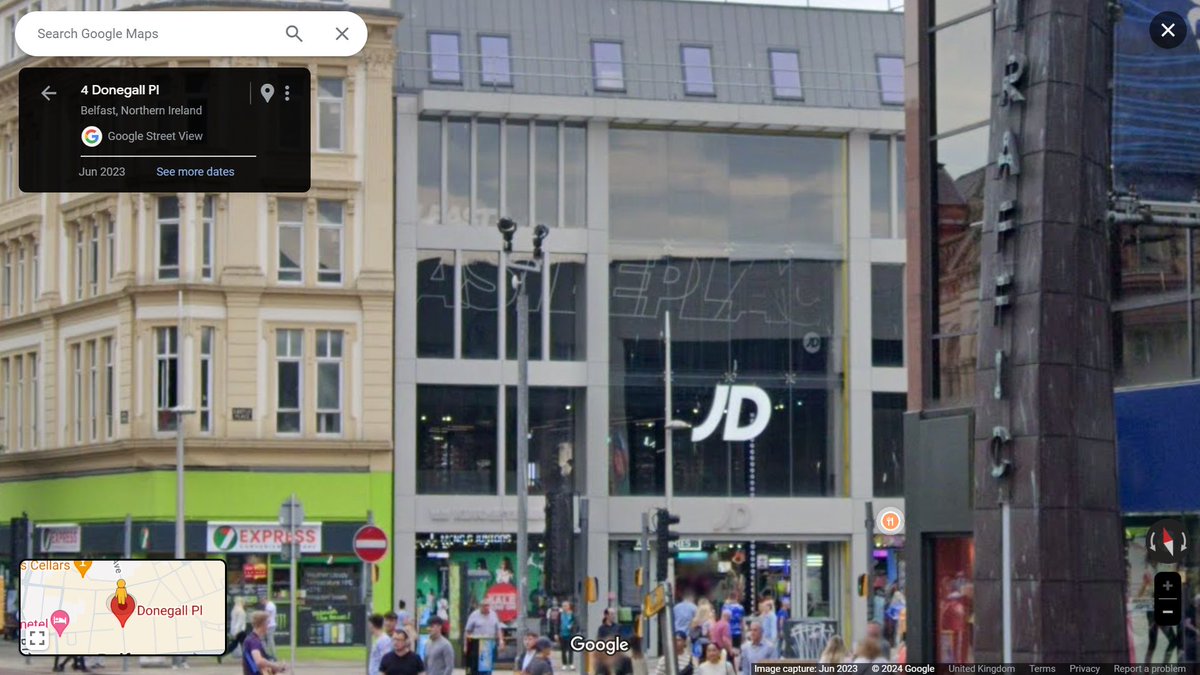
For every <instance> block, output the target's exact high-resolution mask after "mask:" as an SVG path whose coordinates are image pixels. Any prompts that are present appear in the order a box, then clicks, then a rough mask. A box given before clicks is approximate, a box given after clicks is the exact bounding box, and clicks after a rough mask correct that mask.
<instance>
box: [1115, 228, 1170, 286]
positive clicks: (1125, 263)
mask: <svg viewBox="0 0 1200 675" xmlns="http://www.w3.org/2000/svg"><path fill="white" fill-rule="evenodd" d="M1117 240H1118V246H1119V252H1118V255H1119V256H1120V267H1119V270H1120V273H1119V274H1118V277H1117V284H1116V288H1115V292H1114V295H1115V296H1116V297H1119V298H1132V297H1139V296H1146V295H1156V294H1160V293H1167V292H1170V291H1177V290H1180V289H1184V288H1186V287H1187V274H1188V262H1187V250H1188V249H1187V231H1186V230H1184V229H1183V228H1179V227H1154V226H1151V225H1139V226H1136V227H1135V226H1132V225H1122V226H1121V228H1120V230H1119V234H1118V238H1117Z"/></svg>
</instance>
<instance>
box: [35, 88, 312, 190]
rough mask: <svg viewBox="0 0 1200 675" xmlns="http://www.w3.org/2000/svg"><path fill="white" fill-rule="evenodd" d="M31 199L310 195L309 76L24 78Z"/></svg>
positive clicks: (310, 113) (310, 114)
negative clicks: (46, 195)
mask: <svg viewBox="0 0 1200 675" xmlns="http://www.w3.org/2000/svg"><path fill="white" fill-rule="evenodd" d="M20 89H21V91H20V113H19V117H20V143H21V146H20V162H19V166H20V186H21V190H22V191H24V192H306V191H308V187H309V179H310V171H311V161H310V156H309V152H310V150H311V138H312V135H311V129H310V127H311V118H312V111H311V105H310V76H309V71H308V69H307V68H24V69H22V70H21V76H20Z"/></svg>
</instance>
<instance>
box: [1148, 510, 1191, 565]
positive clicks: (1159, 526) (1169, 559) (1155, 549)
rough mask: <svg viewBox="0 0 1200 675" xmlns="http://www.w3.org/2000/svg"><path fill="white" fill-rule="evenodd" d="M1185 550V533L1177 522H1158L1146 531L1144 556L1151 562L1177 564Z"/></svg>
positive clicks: (1186, 546)
mask: <svg viewBox="0 0 1200 675" xmlns="http://www.w3.org/2000/svg"><path fill="white" fill-rule="evenodd" d="M1187 548H1188V541H1187V532H1185V531H1184V529H1183V524H1182V523H1180V522H1179V521H1178V520H1172V519H1166V520H1160V521H1158V522H1156V523H1154V524H1153V525H1151V526H1150V529H1149V530H1147V531H1146V554H1147V555H1148V556H1149V558H1150V560H1151V561H1152V562H1156V563H1162V564H1165V565H1175V564H1178V563H1180V562H1182V561H1183V552H1184V551H1186V550H1187Z"/></svg>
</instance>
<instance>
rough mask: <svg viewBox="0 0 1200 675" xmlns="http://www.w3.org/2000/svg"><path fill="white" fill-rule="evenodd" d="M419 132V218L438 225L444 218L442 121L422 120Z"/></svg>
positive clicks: (425, 222)
mask: <svg viewBox="0 0 1200 675" xmlns="http://www.w3.org/2000/svg"><path fill="white" fill-rule="evenodd" d="M418 126H419V131H418V134H417V203H418V204H419V205H420V214H419V215H418V217H417V218H418V221H419V222H420V223H422V224H425V225H429V224H436V223H440V222H441V221H442V122H441V120H429V119H425V120H421V121H420V123H419V125H418Z"/></svg>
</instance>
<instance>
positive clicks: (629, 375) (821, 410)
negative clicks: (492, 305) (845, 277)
mask: <svg viewBox="0 0 1200 675" xmlns="http://www.w3.org/2000/svg"><path fill="white" fill-rule="evenodd" d="M837 270H838V265H837V264H836V263H827V262H817V261H803V260H732V261H731V260H726V259H720V258H717V259H713V258H663V259H649V260H638V259H633V260H619V261H616V262H613V263H612V264H611V267H610V277H609V278H610V282H609V283H610V287H609V288H610V297H609V307H610V322H609V325H610V342H609V358H610V368H611V370H610V395H611V398H610V415H611V417H610V419H611V425H612V426H611V429H610V438H609V452H610V460H611V465H610V478H611V485H610V487H611V490H612V492H613V494H661V491H662V481H663V475H664V474H663V471H664V467H663V464H662V453H661V448H662V443H663V441H664V438H663V435H662V426H663V424H662V421H663V414H664V413H663V404H664V402H663V396H664V394H663V384H662V371H663V344H662V339H661V334H662V331H663V319H664V315H665V312H666V311H667V310H670V311H671V321H672V328H671V330H672V343H671V344H672V352H673V353H672V368H673V381H674V382H675V386H674V392H673V397H672V398H673V401H672V405H673V406H674V408H675V409H674V411H673V415H674V418H675V419H680V420H684V421H687V422H689V423H691V424H692V425H693V426H694V427H699V426H701V425H702V423H703V422H704V421H705V419H706V418H707V417H708V415H709V412H710V409H711V408H712V406H713V404H714V397H715V387H716V385H718V384H739V385H752V386H756V387H759V388H761V389H762V390H763V391H764V392H766V394H767V397H768V399H769V401H770V404H769V408H768V409H766V410H759V409H757V406H756V404H754V403H746V404H745V405H743V406H741V411H740V413H741V414H740V417H739V418H738V419H737V420H729V422H730V423H731V424H734V425H735V426H743V427H744V426H748V425H750V424H751V423H752V421H754V420H755V419H757V418H758V416H760V415H764V414H765V415H770V419H769V421H768V422H767V427H766V428H765V429H764V430H763V431H762V432H761V433H760V434H759V435H758V436H756V437H755V438H753V439H751V440H749V441H739V442H726V441H724V439H723V436H724V434H723V431H721V429H723V428H724V424H723V423H722V425H721V426H719V427H718V431H717V432H716V433H714V434H712V435H710V436H709V437H707V438H703V439H700V440H698V441H697V442H695V443H693V442H692V441H691V434H690V433H689V432H687V431H677V432H675V437H674V443H675V457H676V466H675V467H674V476H675V490H676V492H677V493H679V494H689V495H697V496H729V495H743V496H747V495H749V496H766V495H778V496H784V495H824V494H833V493H835V492H836V489H835V488H836V481H835V480H834V477H835V476H834V475H835V472H836V470H835V466H834V464H833V463H832V462H831V454H830V453H832V452H833V448H834V447H835V446H836V442H835V439H836V429H837V426H836V417H837V406H836V405H835V403H836V393H835V391H836V379H835V377H834V372H835V370H836V364H837V362H838V360H837V357H836V356H835V355H834V354H831V353H830V352H831V350H832V349H834V348H835V346H836V342H837V337H836V331H835V327H836V325H837V322H836V307H837V304H836V301H835V295H836V284H837V276H836V275H837Z"/></svg>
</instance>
